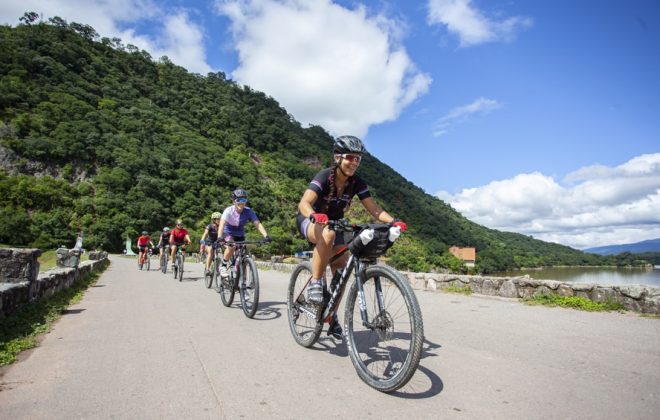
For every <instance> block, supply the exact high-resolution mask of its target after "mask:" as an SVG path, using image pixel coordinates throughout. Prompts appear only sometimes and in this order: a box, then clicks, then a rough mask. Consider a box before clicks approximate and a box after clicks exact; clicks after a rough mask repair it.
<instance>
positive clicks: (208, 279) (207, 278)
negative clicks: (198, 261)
mask: <svg viewBox="0 0 660 420" xmlns="http://www.w3.org/2000/svg"><path fill="white" fill-rule="evenodd" d="M214 271H215V258H214V259H213V260H212V261H211V266H210V267H209V270H208V273H207V272H206V262H204V282H205V285H206V288H207V289H210V288H211V286H213V277H214V275H213V272H214Z"/></svg>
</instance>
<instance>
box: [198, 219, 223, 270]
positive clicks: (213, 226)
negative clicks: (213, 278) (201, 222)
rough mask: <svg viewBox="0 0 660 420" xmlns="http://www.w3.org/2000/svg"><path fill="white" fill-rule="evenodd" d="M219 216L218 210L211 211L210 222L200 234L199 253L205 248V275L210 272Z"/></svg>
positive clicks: (201, 253)
mask: <svg viewBox="0 0 660 420" xmlns="http://www.w3.org/2000/svg"><path fill="white" fill-rule="evenodd" d="M221 217H222V213H220V212H219V211H216V212H213V214H212V215H211V223H209V224H208V225H207V226H206V229H204V233H203V234H202V239H200V246H199V254H200V255H203V251H204V250H206V266H205V267H206V270H205V272H206V275H207V276H208V275H209V274H210V273H211V260H212V259H213V254H214V253H215V248H216V245H215V242H216V241H217V240H218V228H219V227H220V218H221Z"/></svg>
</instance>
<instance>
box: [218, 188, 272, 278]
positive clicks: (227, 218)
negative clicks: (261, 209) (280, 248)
mask: <svg viewBox="0 0 660 420" xmlns="http://www.w3.org/2000/svg"><path fill="white" fill-rule="evenodd" d="M231 199H232V201H233V202H234V204H233V205H231V206H229V207H227V208H226V209H225V211H223V212H222V217H221V219H220V227H219V228H218V231H219V232H222V239H223V240H225V241H234V242H241V241H244V240H245V225H246V224H247V222H252V223H254V226H255V227H256V228H257V230H258V231H259V233H261V235H263V237H264V239H265V240H266V241H268V242H270V241H271V238H270V236H268V232H266V228H264V226H263V225H262V224H261V222H260V221H259V218H258V217H257V214H256V213H255V212H254V211H253V210H252V209H251V208H250V207H247V201H248V193H247V191H245V190H244V189H242V188H238V189H236V190H234V192H232V193H231ZM233 255H234V247H232V246H228V247H225V253H224V265H222V266H221V267H220V275H221V276H222V277H227V276H228V275H229V272H228V271H227V267H226V265H228V264H229V261H230V259H231V257H232V256H233Z"/></svg>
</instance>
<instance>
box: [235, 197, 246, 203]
mask: <svg viewBox="0 0 660 420" xmlns="http://www.w3.org/2000/svg"><path fill="white" fill-rule="evenodd" d="M234 202H236V203H247V198H237V199H236V200H234Z"/></svg>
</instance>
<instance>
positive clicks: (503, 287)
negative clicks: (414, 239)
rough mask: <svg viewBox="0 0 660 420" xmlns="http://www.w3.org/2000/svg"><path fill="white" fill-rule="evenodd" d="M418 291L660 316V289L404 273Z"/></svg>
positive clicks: (265, 264)
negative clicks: (589, 303) (609, 305)
mask: <svg viewBox="0 0 660 420" xmlns="http://www.w3.org/2000/svg"><path fill="white" fill-rule="evenodd" d="M257 265H258V266H259V267H260V268H264V269H274V270H278V271H286V272H291V271H293V267H295V265H294V264H284V263H270V262H258V263H257ZM402 274H403V275H404V276H405V277H406V278H407V279H408V281H409V282H410V284H411V285H412V286H413V287H414V288H417V289H426V290H442V289H447V288H450V287H458V288H464V287H469V288H470V290H472V292H473V293H477V294H481V295H489V296H500V297H505V298H527V297H531V296H534V295H539V294H556V295H560V296H580V297H585V298H589V299H591V300H593V301H596V302H602V303H604V302H607V301H608V300H611V301H615V302H618V303H620V304H622V305H623V306H624V307H625V308H626V309H628V310H631V311H635V312H641V313H646V314H654V315H660V288H659V287H652V286H644V285H627V286H603V285H598V284H580V283H565V282H560V281H556V280H534V279H531V278H529V277H528V276H523V277H488V276H467V275H458V274H439V273H411V272H402Z"/></svg>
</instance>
